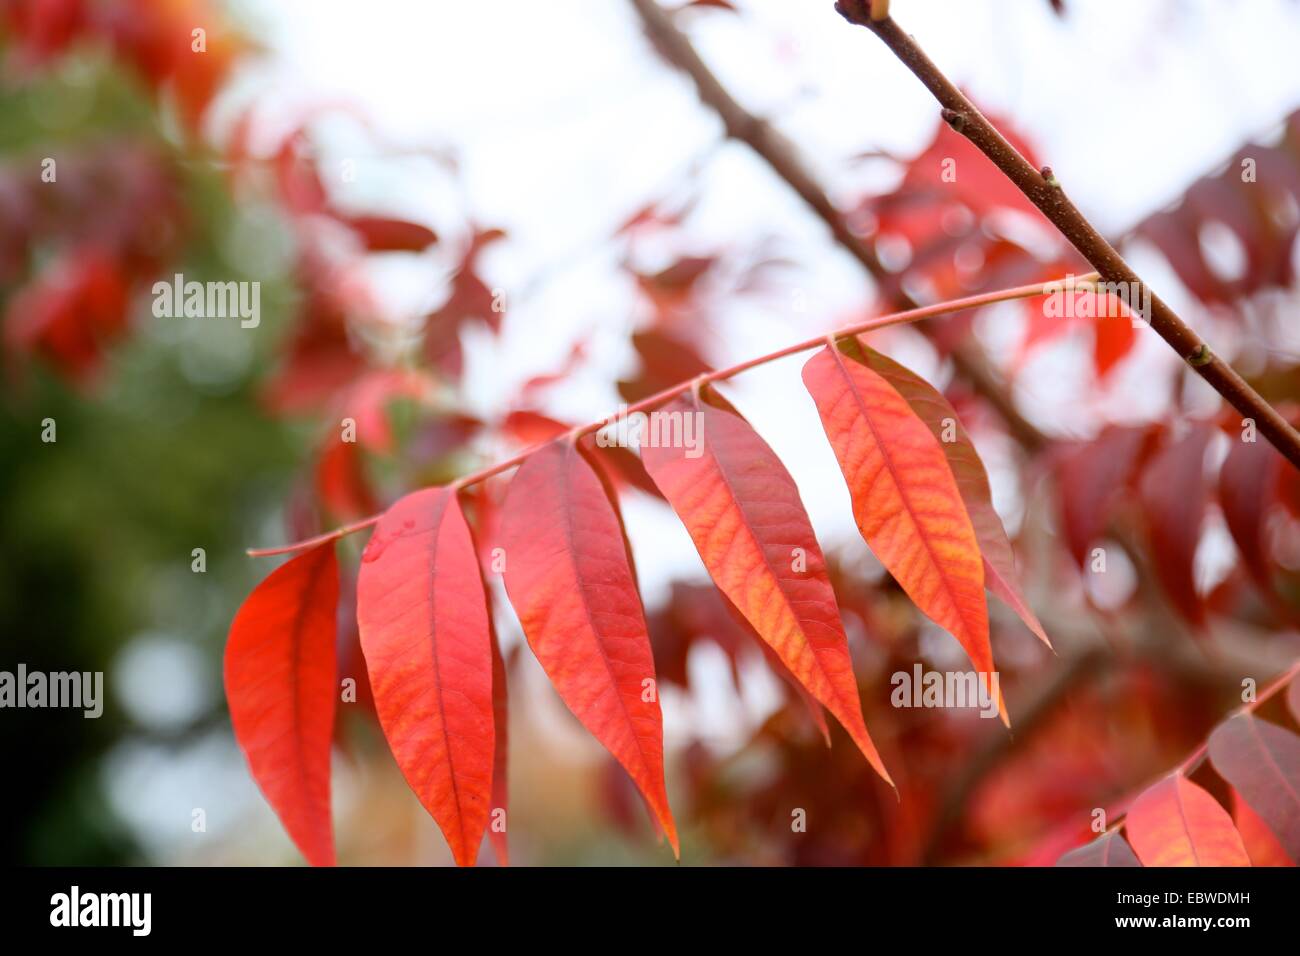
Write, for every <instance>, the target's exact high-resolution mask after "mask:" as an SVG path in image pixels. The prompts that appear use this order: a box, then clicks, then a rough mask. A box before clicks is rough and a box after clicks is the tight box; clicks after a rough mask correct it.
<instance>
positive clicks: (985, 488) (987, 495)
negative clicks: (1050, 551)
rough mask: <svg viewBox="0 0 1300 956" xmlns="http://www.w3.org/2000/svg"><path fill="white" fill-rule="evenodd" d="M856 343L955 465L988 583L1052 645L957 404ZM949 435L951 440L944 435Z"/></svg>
mask: <svg viewBox="0 0 1300 956" xmlns="http://www.w3.org/2000/svg"><path fill="white" fill-rule="evenodd" d="M858 344H859V346H861V348H862V354H863V357H864V360H865V361H866V363H867V365H868V366H869V367H870V368H871V369H872V370H873V371H874V372H876V373H877V374H878V375H880V377H881V378H883V379H885V381H887V382H888V383H889V384H890V385H892V386H893V387H894V390H895V391H896V392H898V394H899V395H901V396H902V397H903V399H904V400H905V401H906V402H907V404H908V405H910V406H911V408H912V411H914V412H915V413H916V414H917V416H918V417H920V419H921V420H922V421H923V422H925V424H926V425H928V426H929V428H930V432H931V433H932V434H933V435H934V437H935V438H936V439H938V441H939V447H940V448H942V449H943V453H944V455H945V456H947V458H948V467H949V468H951V469H952V476H953V479H954V480H955V481H956V482H957V490H958V491H959V492H961V497H962V501H963V502H964V503H965V505H966V513H967V514H968V515H969V516H970V521H971V526H972V527H973V528H974V529H975V538H976V540H977V541H978V542H979V549H980V553H981V554H982V555H983V559H984V585H985V586H986V587H987V588H988V589H989V590H990V591H992V592H993V593H994V594H996V595H997V596H998V597H999V598H1000V599H1001V600H1002V601H1003V602H1004V603H1005V604H1006V605H1007V607H1009V608H1011V610H1013V611H1015V612H1016V614H1017V615H1019V617H1020V619H1021V620H1022V621H1024V622H1025V626H1026V627H1028V628H1029V630H1030V631H1032V632H1033V633H1034V635H1035V636H1036V637H1037V638H1038V639H1039V640H1040V641H1042V642H1043V643H1044V644H1046V645H1047V646H1048V647H1051V646H1052V642H1051V641H1049V640H1048V639H1047V634H1046V632H1044V631H1043V625H1042V624H1040V623H1039V622H1038V617H1037V616H1036V615H1035V614H1034V612H1033V610H1031V609H1030V607H1029V604H1028V602H1027V601H1025V598H1024V595H1023V594H1021V592H1020V583H1019V576H1018V575H1017V573H1016V555H1015V552H1014V551H1013V550H1012V548H1011V542H1010V541H1009V540H1008V539H1007V532H1006V529H1005V528H1004V527H1002V519H1001V518H1000V517H999V516H998V513H997V510H996V509H995V508H994V507H993V492H992V490H991V489H990V488H989V476H988V473H987V472H986V471H985V470H984V463H983V462H982V461H980V456H979V452H977V451H976V450H975V443H974V442H972V441H971V440H970V436H969V435H967V434H966V429H965V428H963V427H962V424H961V421H960V420H959V419H958V418H957V412H956V410H955V409H954V408H953V407H952V404H951V403H950V402H949V401H948V399H946V398H945V397H944V396H943V393H942V392H940V391H939V390H938V389H937V388H935V387H934V386H933V385H931V384H930V383H929V382H927V381H926V380H925V379H923V378H921V377H920V376H919V375H917V374H916V373H915V372H912V371H911V370H909V369H906V368H904V367H903V366H902V365H899V364H898V363H897V362H895V361H894V360H893V359H890V358H888V357H886V356H884V355H881V354H880V353H879V352H877V351H875V350H874V349H871V348H868V347H867V346H866V345H865V344H864V343H862V342H861V340H859V342H858ZM945 437H950V438H951V440H950V441H946V440H945Z"/></svg>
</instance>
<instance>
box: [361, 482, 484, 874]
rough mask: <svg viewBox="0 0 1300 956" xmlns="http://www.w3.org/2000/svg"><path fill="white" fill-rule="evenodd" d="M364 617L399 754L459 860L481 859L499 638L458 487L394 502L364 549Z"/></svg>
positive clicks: (369, 657)
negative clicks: (495, 641) (494, 641)
mask: <svg viewBox="0 0 1300 956" xmlns="http://www.w3.org/2000/svg"><path fill="white" fill-rule="evenodd" d="M357 623H358V625H359V626H360V628H361V650H362V652H363V653H364V654H365V657H366V667H367V668H368V670H369V672H370V684H371V687H372V689H373V691H374V696H375V709H376V710H377V711H378V713H379V723H380V726H382V727H383V729H384V736H385V737H386V738H388V745H389V747H390V748H391V749H392V751H393V756H394V757H395V758H396V759H397V765H398V766H399V767H400V768H401V770H402V775H403V776H404V777H405V778H406V782H407V783H408V784H409V785H410V787H411V789H412V790H413V791H415V795H416V796H417V797H419V798H420V803H422V804H423V805H424V808H425V809H426V810H428V811H429V814H430V815H431V816H432V817H433V819H434V820H435V821H437V823H438V827H439V828H440V829H441V830H442V833H443V836H445V837H446V838H447V843H448V845H449V846H450V847H451V852H452V854H453V855H454V856H455V858H456V863H457V864H459V865H460V866H472V865H473V864H474V861H475V859H476V858H477V856H478V849H479V844H480V843H482V841H483V830H484V828H485V827H486V826H487V820H488V809H489V801H490V797H491V788H492V763H493V755H494V749H495V735H494V730H493V709H492V648H491V642H492V639H491V635H490V630H489V628H490V624H489V618H488V611H487V600H486V596H485V594H484V590H483V579H482V576H481V574H480V572H479V566H478V557H477V555H476V553H475V550H474V542H473V540H472V539H471V537H470V533H469V526H468V525H467V524H466V523H465V515H464V513H463V512H462V511H461V507H460V502H459V501H458V500H457V498H456V493H455V492H454V491H453V490H451V489H448V488H428V489H425V490H423V491H417V492H414V493H413V494H409V495H407V496H406V497H405V498H402V499H401V500H399V501H398V502H397V503H396V504H394V505H393V506H392V507H391V508H389V509H388V511H386V512H385V513H384V516H383V517H382V518H381V519H380V521H379V524H378V525H377V526H376V528H375V531H374V534H373V535H372V536H371V538H370V542H369V543H368V544H367V545H366V550H365V553H364V554H363V555H362V558H361V573H360V576H359V577H358V580H357Z"/></svg>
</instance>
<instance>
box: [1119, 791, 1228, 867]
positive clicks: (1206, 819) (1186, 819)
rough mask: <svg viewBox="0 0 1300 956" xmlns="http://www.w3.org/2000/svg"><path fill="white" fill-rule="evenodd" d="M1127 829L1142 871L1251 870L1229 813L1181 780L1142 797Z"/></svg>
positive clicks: (1136, 804)
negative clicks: (1145, 868)
mask: <svg viewBox="0 0 1300 956" xmlns="http://www.w3.org/2000/svg"><path fill="white" fill-rule="evenodd" d="M1124 827H1125V829H1126V830H1127V831H1128V839H1129V842H1130V843H1131V844H1133V849H1134V851H1135V852H1136V853H1137V857H1138V859H1139V860H1141V861H1142V865H1143V866H1250V858H1249V857H1248V856H1246V848H1245V847H1244V846H1242V843H1241V836H1240V835H1239V834H1238V833H1237V829H1236V827H1234V826H1233V825H1232V818H1231V817H1230V816H1228V811H1227V810H1225V809H1223V807H1221V806H1219V804H1218V802H1217V801H1216V800H1215V799H1214V798H1213V797H1212V796H1210V795H1209V794H1208V793H1207V792H1205V791H1204V790H1202V789H1201V788H1200V787H1198V786H1197V785H1196V784H1194V783H1192V782H1191V781H1190V780H1188V779H1187V778H1186V777H1184V776H1183V775H1182V774H1173V775H1171V776H1168V777H1166V778H1165V779H1164V780H1161V781H1160V782H1159V783H1157V784H1156V785H1155V786H1152V787H1149V788H1148V789H1146V790H1145V791H1143V792H1142V794H1141V795H1140V796H1139V797H1138V798H1137V799H1136V800H1134V801H1133V806H1132V807H1130V808H1129V811H1128V818H1127V820H1126V821H1125V824H1124Z"/></svg>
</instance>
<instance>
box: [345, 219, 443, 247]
mask: <svg viewBox="0 0 1300 956" xmlns="http://www.w3.org/2000/svg"><path fill="white" fill-rule="evenodd" d="M343 221H344V222H345V223H347V224H348V226H350V227H351V228H352V229H353V230H354V231H355V232H356V233H357V235H359V236H360V237H361V241H362V242H364V243H365V245H366V249H368V250H369V251H371V252H421V251H422V250H424V249H427V248H428V247H429V246H431V245H433V244H434V243H435V242H437V241H438V234H437V233H435V232H434V231H433V230H432V229H430V228H429V227H428V226H421V225H420V224H419V223H415V222H407V221H405V220H402V219H387V218H385V217H383V216H348V217H345V218H344V219H343Z"/></svg>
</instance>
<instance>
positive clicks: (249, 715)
mask: <svg viewBox="0 0 1300 956" xmlns="http://www.w3.org/2000/svg"><path fill="white" fill-rule="evenodd" d="M338 596H339V569H338V562H337V560H336V559H335V557H334V544H333V542H330V543H327V544H322V545H319V546H318V547H315V548H312V549H311V550H310V551H305V552H303V553H302V554H300V555H297V556H296V557H294V558H292V559H290V560H289V561H286V562H285V563H284V564H282V565H281V566H280V567H278V568H276V569H275V570H274V571H272V572H271V574H270V576H269V577H267V578H266V580H265V581H263V582H262V583H261V584H259V585H258V586H257V588H256V589H255V590H254V591H253V593H252V594H250V595H249V596H248V599H247V600H246V601H245V602H244V604H243V606H242V607H240V609H239V613H237V614H236V615H235V620H234V622H233V623H232V624H231V625H230V637H229V638H228V640H227V641H226V657H225V683H226V700H227V702H228V704H229V706H230V721H231V723H232V724H233V725H234V728H235V739H236V740H237V741H239V745H240V747H241V748H243V751H244V754H245V756H246V757H247V758H248V764H249V767H250V768H251V769H252V773H253V779H254V780H256V781H257V785H258V786H259V787H260V788H261V790H262V793H263V794H264V795H265V796H266V799H267V802H268V803H270V804H271V807H272V809H274V810H275V812H276V814H277V815H278V816H279V818H280V822H281V823H283V824H284V828H285V829H286V830H287V831H288V832H289V836H290V837H292V838H293V841H294V843H296V844H297V845H298V849H300V850H301V851H302V854H303V856H305V857H306V858H307V862H309V863H311V864H312V865H313V866H332V865H333V864H334V835H333V829H332V827H331V824H330V740H331V738H332V736H333V732H334V702H335V697H336V693H337V686H336V684H335V679H336V677H337V673H338V664H337V661H336V651H335V641H336V637H337V630H338V623H337V619H336V616H335V615H336V613H337V606H338Z"/></svg>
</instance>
